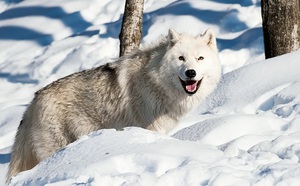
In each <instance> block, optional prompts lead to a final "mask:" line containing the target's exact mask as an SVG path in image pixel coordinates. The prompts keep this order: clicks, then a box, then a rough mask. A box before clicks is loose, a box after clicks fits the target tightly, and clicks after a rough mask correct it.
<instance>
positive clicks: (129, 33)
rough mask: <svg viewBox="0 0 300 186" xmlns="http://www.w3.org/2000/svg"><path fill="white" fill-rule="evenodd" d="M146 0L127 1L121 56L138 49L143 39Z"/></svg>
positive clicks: (121, 36)
mask: <svg viewBox="0 0 300 186" xmlns="http://www.w3.org/2000/svg"><path fill="white" fill-rule="evenodd" d="M143 9H144V0H126V5H125V11H124V16H123V22H122V28H121V33H120V35H119V39H120V56H123V55H124V54H126V53H128V52H130V51H131V50H132V49H133V48H138V47H139V45H140V42H141V38H142V21H143Z"/></svg>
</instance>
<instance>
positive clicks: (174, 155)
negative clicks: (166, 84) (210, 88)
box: [0, 0, 300, 186]
mask: <svg viewBox="0 0 300 186" xmlns="http://www.w3.org/2000/svg"><path fill="white" fill-rule="evenodd" d="M124 3H125V2H124V1H121V0H119V1H112V0H84V1H82V0H51V1H49V0H23V1H22V0H2V1H0V12H1V13H0V185H4V182H5V174H6V171H7V166H8V163H9V160H10V151H11V146H12V144H13V139H14V135H15V133H16V130H17V127H18V125H19V122H20V120H21V118H22V114H23V112H24V110H25V109H26V107H27V106H28V104H29V103H30V101H31V99H32V98H33V94H34V92H35V91H37V90H38V89H40V88H41V87H43V86H45V85H47V84H48V83H50V82H52V81H54V80H56V79H58V78H60V77H63V76H65V75H68V74H70V73H73V72H76V71H80V70H83V69H87V68H92V67H95V66H98V65H101V64H104V63H106V62H109V61H112V60H113V59H115V58H117V56H118V50H119V48H118V45H119V41H118V34H119V32H120V25H121V20H122V17H121V15H122V12H123V8H124ZM208 27H211V28H213V29H214V30H215V32H216V35H217V38H218V47H219V50H220V59H221V62H222V66H223V72H224V76H223V78H222V80H221V83H220V85H219V87H218V88H217V90H216V91H215V93H214V94H212V95H211V96H210V97H209V98H208V99H207V100H206V102H205V103H204V104H202V105H199V107H198V108H197V109H196V110H195V111H193V112H191V113H189V114H188V115H187V116H186V117H184V118H183V119H182V120H181V122H180V124H179V125H178V127H177V128H175V129H174V130H173V131H172V132H170V134H168V135H163V134H159V133H156V132H151V131H147V130H144V129H140V128H135V127H129V128H125V129H124V130H123V131H116V130H114V129H106V130H100V131H96V132H94V133H92V134H90V135H87V136H83V137H82V138H81V139H80V140H78V141H76V142H74V143H72V144H70V145H69V146H68V147H66V148H64V149H62V150H60V151H59V152H57V153H56V154H54V155H53V156H52V157H50V158H49V159H47V160H45V161H44V162H42V163H40V164H39V165H37V166H36V167H35V168H33V169H32V170H29V171H26V172H23V173H21V174H19V175H18V176H16V177H15V178H14V179H13V180H12V185H45V184H48V185H51V186H54V185H55V186H58V185H143V186H144V185H146V186H147V185H149V186H153V185H179V186H182V185H215V186H219V185H220V186H223V185H236V186H244V185H261V186H269V185H270V186H271V185H278V186H286V185H295V186H296V185H299V183H300V176H299V175H300V73H299V69H300V63H299V59H300V51H299V52H294V53H291V54H287V55H284V56H280V57H277V58H274V59H270V60H264V54H263V52H264V51H263V38H262V30H261V17H260V1H259V0H201V1H200V0H160V1H154V0H145V11H144V24H143V43H149V42H152V41H155V39H157V38H158V37H159V36H160V35H165V34H166V33H167V30H168V29H169V28H174V29H176V30H178V31H179V32H188V33H191V34H198V33H202V32H203V31H204V30H206V29H207V28H208Z"/></svg>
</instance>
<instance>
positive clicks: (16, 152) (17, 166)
mask: <svg viewBox="0 0 300 186" xmlns="http://www.w3.org/2000/svg"><path fill="white" fill-rule="evenodd" d="M31 135H32V134H28V125H27V126H26V123H24V121H23V120H22V121H21V122H20V126H19V128H18V132H17V135H16V138H15V143H14V145H13V149H12V155H11V160H10V164H9V169H8V172H7V175H6V183H7V184H9V183H10V181H11V178H12V177H13V176H15V175H17V174H18V173H19V172H21V171H25V170H28V169H31V168H33V167H34V166H35V165H36V164H37V159H36V156H35V155H34V153H33V148H32V146H33V144H32V142H31Z"/></svg>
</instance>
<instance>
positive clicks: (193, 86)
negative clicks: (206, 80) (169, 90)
mask: <svg viewBox="0 0 300 186" xmlns="http://www.w3.org/2000/svg"><path fill="white" fill-rule="evenodd" d="M185 83H186V89H187V91H189V92H194V91H195V90H196V87H197V81H191V80H189V81H186V82H185Z"/></svg>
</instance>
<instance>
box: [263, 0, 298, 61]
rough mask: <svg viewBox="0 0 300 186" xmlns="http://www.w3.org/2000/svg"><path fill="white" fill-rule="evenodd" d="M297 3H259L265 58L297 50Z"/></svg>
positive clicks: (272, 0)
mask: <svg viewBox="0 0 300 186" xmlns="http://www.w3.org/2000/svg"><path fill="white" fill-rule="evenodd" d="M299 1H300V0H262V1H261V10H262V20H263V32H264V44H265V55H266V58H271V57H275V56H279V55H282V54H286V53H290V52H292V51H295V50H297V49H299V43H300V37H299V36H300V28H299V22H300V20H299V18H300V16H299Z"/></svg>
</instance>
